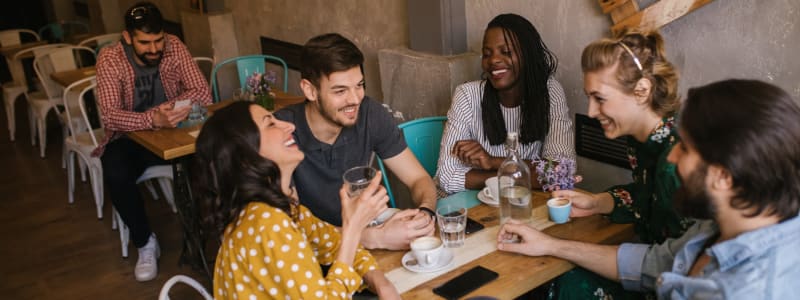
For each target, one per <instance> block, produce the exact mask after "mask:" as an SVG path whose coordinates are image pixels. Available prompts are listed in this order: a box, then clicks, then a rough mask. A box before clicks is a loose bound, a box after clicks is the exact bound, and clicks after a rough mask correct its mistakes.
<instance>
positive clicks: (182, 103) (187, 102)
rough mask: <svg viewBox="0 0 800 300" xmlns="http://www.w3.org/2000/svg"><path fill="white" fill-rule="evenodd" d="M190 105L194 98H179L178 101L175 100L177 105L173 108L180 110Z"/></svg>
mask: <svg viewBox="0 0 800 300" xmlns="http://www.w3.org/2000/svg"><path fill="white" fill-rule="evenodd" d="M190 105H192V100H191V99H183V100H178V101H175V106H174V107H173V108H172V109H174V110H179V109H181V108H184V107H187V106H190Z"/></svg>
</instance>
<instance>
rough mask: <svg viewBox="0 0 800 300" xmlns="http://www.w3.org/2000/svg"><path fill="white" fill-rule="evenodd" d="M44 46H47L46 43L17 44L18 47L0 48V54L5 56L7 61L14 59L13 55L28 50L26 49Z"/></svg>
mask: <svg viewBox="0 0 800 300" xmlns="http://www.w3.org/2000/svg"><path fill="white" fill-rule="evenodd" d="M44 44H47V41H35V42H27V43H24V44H19V45H11V46H7V47H2V48H0V53H2V54H3V56H5V57H6V58H7V59H12V58H14V55H15V54H17V52H20V51H22V50H25V49H28V48H31V47H36V46H41V45H44ZM30 57H33V53H32V52H31V53H30ZM22 58H25V57H22Z"/></svg>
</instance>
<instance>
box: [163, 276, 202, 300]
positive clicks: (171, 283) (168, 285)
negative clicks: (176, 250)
mask: <svg viewBox="0 0 800 300" xmlns="http://www.w3.org/2000/svg"><path fill="white" fill-rule="evenodd" d="M178 282H183V283H185V284H187V285H189V286H191V287H192V288H194V289H195V290H197V292H199V293H200V295H202V296H203V298H204V299H206V300H212V299H213V298H212V297H211V294H209V293H208V291H206V289H205V288H204V287H203V285H201V284H200V283H199V282H197V280H194V278H191V277H189V276H186V275H175V276H172V278H170V279H169V280H167V282H165V283H164V286H163V287H161V292H159V293H158V300H169V299H170V298H169V290H170V289H171V288H172V286H174V285H175V284H176V283H178Z"/></svg>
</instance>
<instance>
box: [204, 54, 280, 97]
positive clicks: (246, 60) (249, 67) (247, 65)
mask: <svg viewBox="0 0 800 300" xmlns="http://www.w3.org/2000/svg"><path fill="white" fill-rule="evenodd" d="M267 61H270V62H274V63H277V64H279V65H281V66H283V91H284V92H288V91H289V67H288V66H287V65H286V62H285V61H284V60H283V59H281V58H280V57H277V56H272V55H262V54H257V55H246V56H239V57H233V58H229V59H226V60H224V61H222V62H220V63H218V64H217V65H216V66H214V69H213V70H212V71H211V93H212V96H214V102H219V101H220V100H222V99H220V96H219V84H217V72H218V71H219V69H220V68H222V67H223V66H225V65H227V64H232V63H235V64H236V70H237V71H238V73H237V74H239V86H240V87H242V88H245V87H246V86H247V76H250V75H252V74H253V72H259V73H262V74H263V73H264V72H265V68H266V65H265V62H267Z"/></svg>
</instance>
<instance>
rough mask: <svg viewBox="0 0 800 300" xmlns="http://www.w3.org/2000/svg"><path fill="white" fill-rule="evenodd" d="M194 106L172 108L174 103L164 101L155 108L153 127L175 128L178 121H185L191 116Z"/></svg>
mask: <svg viewBox="0 0 800 300" xmlns="http://www.w3.org/2000/svg"><path fill="white" fill-rule="evenodd" d="M191 110H192V106H191V105H190V106H186V107H182V108H179V109H172V103H162V104H161V105H159V106H158V107H156V109H155V113H154V114H153V127H155V128H175V127H176V126H178V122H180V121H183V120H184V119H186V117H187V116H189V111H191Z"/></svg>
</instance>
